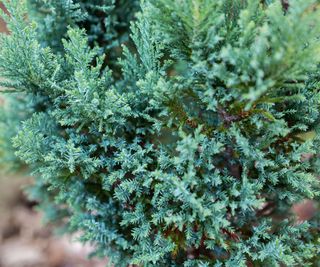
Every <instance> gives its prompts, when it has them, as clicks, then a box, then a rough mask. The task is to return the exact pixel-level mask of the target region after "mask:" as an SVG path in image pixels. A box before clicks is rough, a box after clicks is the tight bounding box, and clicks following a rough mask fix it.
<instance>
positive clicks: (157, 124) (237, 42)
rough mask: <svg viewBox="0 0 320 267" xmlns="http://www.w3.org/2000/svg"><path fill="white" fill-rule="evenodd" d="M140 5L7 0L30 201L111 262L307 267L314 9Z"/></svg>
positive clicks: (6, 72)
mask: <svg viewBox="0 0 320 267" xmlns="http://www.w3.org/2000/svg"><path fill="white" fill-rule="evenodd" d="M138 2H139V1H115V0H109V1H108V0H105V1H103V0H100V1H90V4H89V2H88V1H67V0H56V1H44V0H43V1H42V0H41V1H35V0H32V1H31V0H30V1H27V3H25V2H23V1H22V2H21V1H18V0H11V1H8V2H7V7H8V10H9V12H10V14H11V17H6V20H7V22H8V27H9V29H10V33H11V34H10V35H9V36H6V35H3V36H2V37H1V49H0V71H1V76H2V77H3V79H4V80H3V82H2V84H3V86H5V87H7V88H8V91H10V92H12V94H11V98H13V99H15V101H20V104H19V105H20V107H23V106H25V107H26V111H27V112H26V113H23V114H22V115H20V116H18V115H19V114H20V113H18V114H16V116H18V117H19V119H18V120H17V119H15V121H18V122H17V123H16V124H15V125H16V126H15V127H10V131H8V135H7V136H9V135H10V136H13V135H15V137H14V138H13V144H14V147H15V148H16V149H17V152H16V154H17V155H18V156H19V157H20V158H21V159H22V160H23V161H25V162H26V163H27V164H28V165H29V166H30V168H31V169H32V170H33V172H34V175H35V176H36V185H35V186H34V188H33V189H31V192H32V195H33V196H34V197H36V198H37V199H39V200H40V205H41V206H42V207H43V209H44V210H45V212H46V213H47V215H48V217H49V218H50V219H51V220H56V219H60V222H61V221H62V222H65V223H66V226H67V227H68V230H70V231H80V232H81V233H82V237H81V239H82V240H83V241H84V242H91V243H93V244H94V245H95V247H96V254H97V255H98V256H102V257H104V256H108V257H109V258H110V261H111V262H112V263H114V264H115V265H116V266H127V265H129V264H136V265H139V266H247V265H249V266H284V265H285V266H299V265H303V266H305V265H312V264H313V265H314V266H317V264H319V263H320V259H319V254H320V240H319V218H318V217H316V216H315V217H314V218H312V219H311V220H310V222H308V223H307V222H304V223H300V222H299V223H297V221H296V218H295V216H294V214H293V212H292V206H293V205H294V204H295V203H298V202H301V201H302V200H304V199H313V200H314V202H315V205H318V204H317V203H319V195H320V185H319V178H318V176H319V170H320V169H319V167H320V161H319V157H318V155H319V150H320V127H319V126H320V109H319V106H320V87H319V80H320V79H319V77H320V76H319V67H318V66H319V61H320V43H319V36H320V9H319V7H318V2H317V1H315V0H292V1H289V2H286V1H276V0H274V1H270V0H269V1H256V0H236V1H230V0H218V1H211V0H184V1H181V0H145V1H142V2H141V3H140V4H139V3H138ZM139 10H140V11H139ZM138 11H139V12H138ZM26 14H29V15H28V16H26ZM27 18H28V19H27ZM130 22H131V28H130V29H131V38H129V32H130V31H129V23H130ZM21 98H22V99H23V100H21ZM7 121H11V120H7ZM20 121H22V122H21V123H20ZM4 133H6V131H4ZM3 135H4V136H5V134H3Z"/></svg>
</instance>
